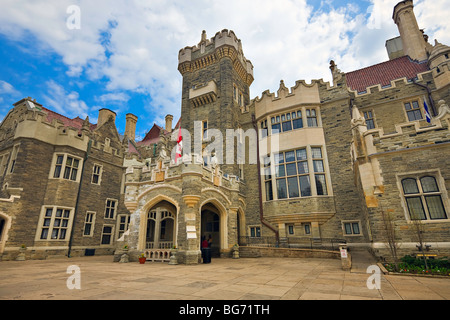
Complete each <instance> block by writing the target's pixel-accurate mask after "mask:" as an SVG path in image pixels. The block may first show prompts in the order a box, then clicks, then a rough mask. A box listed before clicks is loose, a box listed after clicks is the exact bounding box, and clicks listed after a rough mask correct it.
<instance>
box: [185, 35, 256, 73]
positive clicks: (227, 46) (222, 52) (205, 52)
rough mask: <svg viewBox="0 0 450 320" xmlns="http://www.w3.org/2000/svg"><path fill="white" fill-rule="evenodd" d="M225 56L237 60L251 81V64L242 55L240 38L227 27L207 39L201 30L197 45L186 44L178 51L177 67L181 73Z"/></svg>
mask: <svg viewBox="0 0 450 320" xmlns="http://www.w3.org/2000/svg"><path fill="white" fill-rule="evenodd" d="M225 56H228V57H229V58H231V59H232V60H233V61H236V60H237V61H239V62H240V64H241V68H242V69H243V70H245V72H246V73H247V74H248V75H250V76H251V80H252V81H253V64H252V63H251V61H250V60H247V59H246V58H245V57H244V53H243V51H242V43H241V40H240V39H238V38H237V37H236V35H235V33H234V32H233V31H232V30H228V29H223V30H222V31H219V32H217V33H216V34H215V35H214V37H212V38H211V39H209V40H208V39H207V38H206V32H205V31H203V33H202V37H201V40H200V42H199V43H198V44H197V45H195V46H192V47H189V46H188V47H185V48H183V49H181V50H180V51H179V53H178V69H179V70H180V72H181V73H182V74H183V73H184V72H186V71H194V70H196V69H200V68H202V67H204V66H207V65H210V64H212V63H214V62H215V61H217V60H219V59H221V58H222V57H225ZM182 65H183V66H184V67H182ZM186 65H188V66H186Z"/></svg>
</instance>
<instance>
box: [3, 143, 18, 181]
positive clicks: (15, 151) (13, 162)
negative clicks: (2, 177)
mask: <svg viewBox="0 0 450 320" xmlns="http://www.w3.org/2000/svg"><path fill="white" fill-rule="evenodd" d="M19 150H20V143H18V144H15V145H14V146H13V147H12V150H11V154H10V155H11V157H10V159H9V161H8V162H7V167H6V174H7V175H8V174H12V173H14V168H15V167H16V162H17V156H18V154H19Z"/></svg>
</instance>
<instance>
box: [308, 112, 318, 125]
mask: <svg viewBox="0 0 450 320" xmlns="http://www.w3.org/2000/svg"><path fill="white" fill-rule="evenodd" d="M306 118H307V120H308V127H317V114H316V109H306Z"/></svg>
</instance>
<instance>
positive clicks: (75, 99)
mask: <svg viewBox="0 0 450 320" xmlns="http://www.w3.org/2000/svg"><path fill="white" fill-rule="evenodd" d="M45 84H46V86H47V93H45V94H44V95H43V98H44V103H45V104H44V106H45V107H48V108H50V109H52V110H54V111H56V112H58V113H60V114H62V115H65V116H67V117H77V116H79V117H80V118H83V119H84V118H85V117H86V116H87V115H88V114H89V107H88V106H87V104H86V103H85V102H84V101H83V100H80V95H79V94H78V92H76V91H71V92H67V91H66V90H65V89H64V87H63V86H62V85H61V84H59V83H56V82H55V81H54V80H49V81H47V82H46V83H45Z"/></svg>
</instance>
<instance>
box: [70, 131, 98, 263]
mask: <svg viewBox="0 0 450 320" xmlns="http://www.w3.org/2000/svg"><path fill="white" fill-rule="evenodd" d="M91 145H92V140H91V139H89V142H88V146H87V150H86V154H85V155H84V160H83V165H82V167H81V175H80V184H79V185H78V193H77V200H76V202H75V209H74V210H73V220H72V230H70V239H69V249H68V251H67V257H68V258H70V253H71V251H72V242H73V230H74V229H75V222H76V220H75V218H76V216H77V211H78V203H79V200H80V193H81V184H82V183H83V174H84V168H85V167H86V161H87V159H88V158H89V152H90V151H91Z"/></svg>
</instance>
